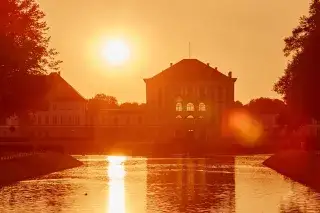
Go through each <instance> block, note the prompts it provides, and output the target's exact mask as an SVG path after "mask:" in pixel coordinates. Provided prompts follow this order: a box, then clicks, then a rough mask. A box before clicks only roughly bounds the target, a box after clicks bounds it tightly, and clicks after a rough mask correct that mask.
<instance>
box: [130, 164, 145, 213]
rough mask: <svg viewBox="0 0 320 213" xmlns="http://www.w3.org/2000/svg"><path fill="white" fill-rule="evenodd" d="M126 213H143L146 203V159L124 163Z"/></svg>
mask: <svg viewBox="0 0 320 213" xmlns="http://www.w3.org/2000/svg"><path fill="white" fill-rule="evenodd" d="M125 167H126V178H125V191H126V209H127V213H134V212H137V213H144V212H147V211H146V202H147V159H145V158H133V159H130V160H129V161H127V162H126V163H125Z"/></svg>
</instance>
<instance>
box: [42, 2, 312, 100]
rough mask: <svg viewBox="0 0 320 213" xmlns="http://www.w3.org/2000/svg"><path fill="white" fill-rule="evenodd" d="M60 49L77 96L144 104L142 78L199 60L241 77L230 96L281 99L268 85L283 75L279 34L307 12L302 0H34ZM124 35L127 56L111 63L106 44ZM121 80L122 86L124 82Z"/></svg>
mask: <svg viewBox="0 0 320 213" xmlns="http://www.w3.org/2000/svg"><path fill="white" fill-rule="evenodd" d="M39 3H40V6H41V8H42V9H43V10H44V11H45V12H46V14H47V17H46V20H47V22H48V24H49V26H50V27H51V31H50V35H51V36H52V45H53V47H55V48H56V49H57V50H58V51H59V52H60V59H61V60H63V61H64V63H63V64H62V69H61V73H62V76H63V77H64V78H65V79H66V80H67V81H68V82H70V84H71V85H73V86H74V87H75V88H77V89H78V90H79V92H80V93H81V94H83V95H84V96H86V97H88V98H89V97H92V96H93V95H94V94H96V93H98V92H103V93H106V94H109V95H114V96H116V97H117V98H118V99H119V101H120V102H124V101H138V102H144V101H145V85H144V83H143V81H142V78H143V77H150V76H152V75H154V74H156V73H158V72H160V71H162V70H163V69H166V68H167V67H168V66H169V64H170V63H171V62H172V63H175V62H178V61H179V60H181V59H183V58H188V57H189V56H188V55H189V54H188V52H189V51H188V43H189V42H191V57H192V58H197V59H199V60H201V61H203V62H205V63H210V65H211V66H213V67H218V68H219V70H220V71H222V72H223V73H227V72H228V71H233V75H234V76H235V77H237V78H238V81H237V83H236V90H235V91H236V94H235V100H240V101H242V102H244V103H246V102H248V101H249V100H250V99H252V98H255V97H261V96H265V97H278V96H277V95H276V94H275V92H273V91H272V86H273V84H274V82H275V81H276V80H277V78H278V77H279V76H280V75H281V74H282V73H283V70H284V68H285V65H286V59H285V58H284V56H283V53H282V49H283V47H284V42H283V38H284V37H285V36H289V35H290V33H291V31H292V28H294V27H295V26H297V23H298V21H299V17H300V16H301V15H304V14H307V9H308V1H305V0H295V1H292V0H281V1H278V0H270V1H257V0H242V1H230V0H229V1H218V0H199V1H193V0H184V1H182V0H174V1H169V0H165V1H150V0H126V1H124V0H114V1H111V0H94V1H84V0H67V1H66V0H55V1H50V0H39ZM108 39H123V40H125V41H126V42H127V43H128V44H129V46H130V51H131V58H130V60H129V61H127V62H126V63H125V64H123V66H120V67H112V66H109V65H108V64H107V63H106V62H105V60H103V59H102V58H101V56H100V55H99V51H101V50H100V48H101V45H102V43H103V42H105V41H106V40H108ZM124 85H125V86H124Z"/></svg>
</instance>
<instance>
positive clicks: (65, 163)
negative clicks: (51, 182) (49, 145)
mask: <svg viewBox="0 0 320 213" xmlns="http://www.w3.org/2000/svg"><path fill="white" fill-rule="evenodd" d="M81 165H83V163H82V162H81V161H79V160H77V159H75V158H74V157H72V156H70V155H66V154H62V153H55V152H45V153H35V154H33V155H29V156H24V157H20V158H14V159H10V160H2V161H0V174H1V175H0V188H1V187H4V186H7V185H11V184H14V183H16V182H19V181H23V180H28V179H32V178H38V177H40V176H44V175H48V174H51V173H54V172H59V171H62V170H66V169H71V168H75V167H79V166H81Z"/></svg>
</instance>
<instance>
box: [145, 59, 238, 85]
mask: <svg viewBox="0 0 320 213" xmlns="http://www.w3.org/2000/svg"><path fill="white" fill-rule="evenodd" d="M160 78H161V79H165V80H170V79H172V80H183V81H186V80H190V81H194V80H228V81H230V80H231V81H233V82H235V81H236V78H232V77H229V76H227V75H225V74H223V73H221V72H219V71H218V69H217V68H213V67H210V65H209V64H206V63H203V62H201V61H199V60H198V59H183V60H181V61H179V62H178V63H176V64H173V65H172V66H170V67H169V68H167V69H165V70H163V71H162V72H160V73H158V74H157V75H155V76H153V77H151V78H149V79H144V80H145V81H148V80H150V79H160Z"/></svg>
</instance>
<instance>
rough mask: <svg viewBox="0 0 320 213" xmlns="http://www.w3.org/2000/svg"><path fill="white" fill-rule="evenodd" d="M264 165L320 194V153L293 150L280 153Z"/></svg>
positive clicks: (267, 160)
mask: <svg viewBox="0 0 320 213" xmlns="http://www.w3.org/2000/svg"><path fill="white" fill-rule="evenodd" d="M263 164H264V165H265V166H267V167H269V168H271V169H273V170H275V171H276V172H278V173H280V174H282V175H284V176H285V177H288V178H290V179H292V180H294V181H296V182H298V183H301V184H303V185H305V186H308V187H310V188H312V189H314V190H315V191H317V192H320V154H319V152H312V151H303V150H291V151H284V152H279V153H276V154H274V155H272V156H271V157H269V158H268V159H266V160H265V161H264V162H263Z"/></svg>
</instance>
